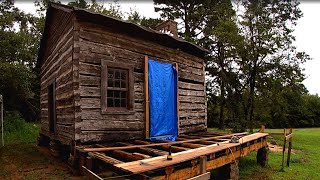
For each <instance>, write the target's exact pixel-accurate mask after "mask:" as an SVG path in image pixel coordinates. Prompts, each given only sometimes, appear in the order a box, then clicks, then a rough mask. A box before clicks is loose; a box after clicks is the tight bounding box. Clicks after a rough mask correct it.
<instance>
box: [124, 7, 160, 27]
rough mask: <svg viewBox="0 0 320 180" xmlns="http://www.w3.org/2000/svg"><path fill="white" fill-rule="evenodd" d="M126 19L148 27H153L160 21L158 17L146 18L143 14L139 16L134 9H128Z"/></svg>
mask: <svg viewBox="0 0 320 180" xmlns="http://www.w3.org/2000/svg"><path fill="white" fill-rule="evenodd" d="M127 21H129V22H132V23H135V24H138V25H141V26H144V27H148V28H151V29H153V28H155V27H156V26H157V25H158V24H160V23H161V22H162V20H161V19H159V18H146V17H144V16H141V15H140V14H139V12H138V11H136V10H135V9H130V12H129V13H128V19H127Z"/></svg>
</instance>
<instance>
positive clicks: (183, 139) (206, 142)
mask: <svg viewBox="0 0 320 180" xmlns="http://www.w3.org/2000/svg"><path fill="white" fill-rule="evenodd" d="M177 140H178V141H185V140H188V139H187V138H177ZM197 143H200V144H204V145H211V144H216V143H217V141H215V142H214V141H201V140H200V141H197Z"/></svg>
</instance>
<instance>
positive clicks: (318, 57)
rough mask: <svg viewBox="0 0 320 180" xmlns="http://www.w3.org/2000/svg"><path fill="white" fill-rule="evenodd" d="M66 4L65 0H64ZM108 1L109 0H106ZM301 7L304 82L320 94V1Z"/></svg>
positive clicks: (147, 9) (145, 5)
mask: <svg viewBox="0 0 320 180" xmlns="http://www.w3.org/2000/svg"><path fill="white" fill-rule="evenodd" d="M62 2H63V3H64V4H65V2H64V1H62ZM105 2H108V1H105ZM119 3H120V6H121V10H122V11H123V12H129V11H130V8H134V9H136V10H137V11H138V12H139V13H140V14H141V15H143V16H146V17H153V18H155V17H159V14H158V13H156V12H154V7H153V2H152V1H151V0H150V1H137V2H135V3H130V1H119ZM16 6H17V7H19V8H20V9H22V10H24V11H26V12H29V13H35V7H34V5H33V2H31V1H23V2H21V1H20V2H19V1H17V2H16ZM300 9H301V10H302V12H303V14H304V16H303V17H302V18H301V19H299V21H298V25H297V27H296V29H295V32H294V34H295V36H296V42H295V43H296V46H297V48H298V50H299V51H306V53H307V54H309V55H310V56H311V58H312V59H313V60H311V61H309V62H307V63H306V64H305V65H303V66H302V67H303V68H305V71H304V73H305V74H306V76H307V79H306V80H305V81H304V82H303V83H304V85H305V86H306V87H307V89H308V90H309V92H310V93H311V94H316V93H318V94H319V95H320V80H319V81H318V78H319V79H320V48H318V44H319V43H320V33H319V32H320V23H319V21H318V18H319V17H320V2H317V1H314V2H311V1H308V2H301V4H300Z"/></svg>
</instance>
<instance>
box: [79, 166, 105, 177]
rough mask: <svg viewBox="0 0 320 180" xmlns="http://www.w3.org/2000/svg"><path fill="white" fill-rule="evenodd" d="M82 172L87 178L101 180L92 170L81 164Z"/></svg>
mask: <svg viewBox="0 0 320 180" xmlns="http://www.w3.org/2000/svg"><path fill="white" fill-rule="evenodd" d="M82 169H83V172H84V174H85V175H86V176H87V178H88V179H89V180H103V179H102V178H101V177H99V176H98V175H96V174H95V173H94V172H92V171H90V170H89V169H87V168H86V167H85V166H82Z"/></svg>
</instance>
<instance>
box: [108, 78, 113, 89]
mask: <svg viewBox="0 0 320 180" xmlns="http://www.w3.org/2000/svg"><path fill="white" fill-rule="evenodd" d="M113 86H114V85H113V80H112V79H108V87H113Z"/></svg>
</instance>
